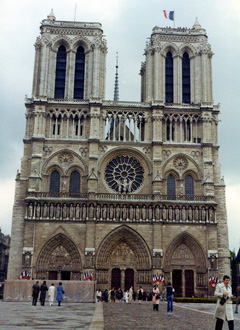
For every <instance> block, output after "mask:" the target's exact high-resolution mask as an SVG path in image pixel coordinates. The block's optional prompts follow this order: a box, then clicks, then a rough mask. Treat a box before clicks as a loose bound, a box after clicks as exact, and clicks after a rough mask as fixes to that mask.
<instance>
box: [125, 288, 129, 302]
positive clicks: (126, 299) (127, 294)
mask: <svg viewBox="0 0 240 330" xmlns="http://www.w3.org/2000/svg"><path fill="white" fill-rule="evenodd" d="M128 299H129V291H128V290H127V291H126V292H125V301H126V303H127V304H128Z"/></svg>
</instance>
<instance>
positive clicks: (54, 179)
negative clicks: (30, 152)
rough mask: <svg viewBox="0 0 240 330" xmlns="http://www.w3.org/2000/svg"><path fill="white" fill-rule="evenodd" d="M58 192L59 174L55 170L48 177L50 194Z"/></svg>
mask: <svg viewBox="0 0 240 330" xmlns="http://www.w3.org/2000/svg"><path fill="white" fill-rule="evenodd" d="M59 191H60V174H59V172H58V171H57V170H54V171H52V173H51V176H50V192H51V193H59Z"/></svg>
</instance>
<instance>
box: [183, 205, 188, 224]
mask: <svg viewBox="0 0 240 330" xmlns="http://www.w3.org/2000/svg"><path fill="white" fill-rule="evenodd" d="M186 219H187V211H186V207H185V206H183V208H182V221H186Z"/></svg>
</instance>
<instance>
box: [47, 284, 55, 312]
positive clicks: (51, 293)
mask: <svg viewBox="0 0 240 330" xmlns="http://www.w3.org/2000/svg"><path fill="white" fill-rule="evenodd" d="M54 294H55V286H54V283H52V284H51V285H50V287H49V289H48V297H49V306H53V300H54Z"/></svg>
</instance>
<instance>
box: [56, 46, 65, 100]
mask: <svg viewBox="0 0 240 330" xmlns="http://www.w3.org/2000/svg"><path fill="white" fill-rule="evenodd" d="M66 63H67V52H66V48H65V47H64V46H63V45H61V46H60V47H59V48H58V52H57V63H56V76H55V98H64V93H65V79H66Z"/></svg>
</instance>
